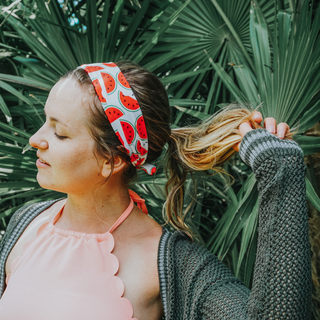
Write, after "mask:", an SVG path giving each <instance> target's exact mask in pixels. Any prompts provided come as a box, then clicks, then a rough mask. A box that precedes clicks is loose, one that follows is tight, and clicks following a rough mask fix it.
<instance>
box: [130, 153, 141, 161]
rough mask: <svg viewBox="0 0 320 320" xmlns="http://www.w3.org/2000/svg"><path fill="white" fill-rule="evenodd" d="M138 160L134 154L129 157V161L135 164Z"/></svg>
mask: <svg viewBox="0 0 320 320" xmlns="http://www.w3.org/2000/svg"><path fill="white" fill-rule="evenodd" d="M138 158H139V156H138V155H137V154H136V153H133V154H132V155H131V157H130V161H131V162H135V161H136V160H137V159H138Z"/></svg>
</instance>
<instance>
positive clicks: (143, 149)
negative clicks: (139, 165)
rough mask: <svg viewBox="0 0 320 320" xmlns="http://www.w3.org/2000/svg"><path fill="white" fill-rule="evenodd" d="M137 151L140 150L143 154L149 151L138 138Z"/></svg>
mask: <svg viewBox="0 0 320 320" xmlns="http://www.w3.org/2000/svg"><path fill="white" fill-rule="evenodd" d="M137 151H138V152H139V153H140V154H141V155H142V156H144V155H145V154H146V153H147V152H148V150H146V149H145V148H144V147H143V146H142V145H141V142H140V140H138V142H137Z"/></svg>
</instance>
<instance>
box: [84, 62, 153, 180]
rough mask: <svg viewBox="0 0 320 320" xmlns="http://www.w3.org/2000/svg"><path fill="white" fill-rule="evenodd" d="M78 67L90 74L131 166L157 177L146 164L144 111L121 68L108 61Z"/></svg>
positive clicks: (146, 140) (146, 147)
mask: <svg viewBox="0 0 320 320" xmlns="http://www.w3.org/2000/svg"><path fill="white" fill-rule="evenodd" d="M78 68H82V69H84V70H85V71H86V72H87V73H88V75H89V77H90V79H91V82H92V84H93V86H94V89H95V92H96V94H97V96H98V98H99V100H100V102H101V105H102V108H103V110H104V112H105V114H106V116H107V117H108V120H109V122H110V124H111V126H112V128H113V130H114V132H115V134H116V135H117V137H118V139H119V141H120V142H121V144H122V145H123V147H124V148H125V149H126V151H127V153H128V155H129V157H130V160H131V163H132V164H133V165H134V166H135V167H136V168H138V169H142V170H144V171H145V172H146V173H148V174H150V175H153V174H154V173H155V172H156V167H155V166H154V165H151V164H148V163H145V161H146V159H147V156H148V136H147V130H146V125H145V122H144V118H143V115H142V111H141V108H140V105H139V103H138V100H137V99H136V97H135V95H134V93H133V91H132V89H131V87H130V85H129V83H128V81H127V79H126V78H125V77H124V75H123V73H122V72H121V70H120V69H119V67H118V66H117V65H116V64H115V63H113V62H108V63H91V64H83V65H81V66H80V67H78Z"/></svg>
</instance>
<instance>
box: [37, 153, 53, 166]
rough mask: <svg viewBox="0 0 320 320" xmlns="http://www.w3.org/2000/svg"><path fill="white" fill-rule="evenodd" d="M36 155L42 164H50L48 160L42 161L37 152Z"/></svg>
mask: <svg viewBox="0 0 320 320" xmlns="http://www.w3.org/2000/svg"><path fill="white" fill-rule="evenodd" d="M37 157H38V158H39V159H38V161H39V162H40V163H43V164H46V165H48V166H50V164H49V163H48V162H46V161H44V160H43V159H42V158H41V157H40V156H39V155H38V154H37Z"/></svg>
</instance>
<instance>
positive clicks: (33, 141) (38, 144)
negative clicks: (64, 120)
mask: <svg viewBox="0 0 320 320" xmlns="http://www.w3.org/2000/svg"><path fill="white" fill-rule="evenodd" d="M42 128H43V127H41V128H40V129H39V130H38V131H37V132H36V133H35V134H34V135H33V136H31V137H30V139H29V143H30V145H31V146H32V147H33V148H36V149H43V150H45V149H48V147H49V144H48V141H47V140H46V139H45V138H44V135H43V134H42V130H41V129H42Z"/></svg>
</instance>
